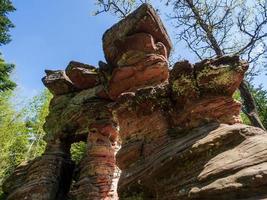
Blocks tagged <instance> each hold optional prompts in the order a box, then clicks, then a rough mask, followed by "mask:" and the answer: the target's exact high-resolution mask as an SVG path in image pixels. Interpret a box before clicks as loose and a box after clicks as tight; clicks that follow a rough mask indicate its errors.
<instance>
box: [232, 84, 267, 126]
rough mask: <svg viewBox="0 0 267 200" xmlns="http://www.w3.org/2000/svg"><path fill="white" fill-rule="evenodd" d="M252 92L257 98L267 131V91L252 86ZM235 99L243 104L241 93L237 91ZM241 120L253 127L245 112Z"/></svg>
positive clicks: (261, 118)
mask: <svg viewBox="0 0 267 200" xmlns="http://www.w3.org/2000/svg"><path fill="white" fill-rule="evenodd" d="M250 91H251V92H252V95H253V97H254V98H255V102H256V107H257V110H258V113H259V117H260V120H261V122H262V124H263V126H264V127H265V128H266V129H267V90H264V88H263V87H262V85H261V86H259V87H257V88H256V87H254V86H253V85H250ZM233 97H234V99H235V100H237V101H240V102H242V100H241V97H240V92H239V91H236V92H235V93H234V96H233ZM241 118H242V120H243V122H244V123H245V124H248V125H251V124H250V121H249V119H248V117H247V116H246V115H245V114H244V113H243V112H241Z"/></svg>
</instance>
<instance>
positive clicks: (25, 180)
mask: <svg viewBox="0 0 267 200" xmlns="http://www.w3.org/2000/svg"><path fill="white" fill-rule="evenodd" d="M103 49H104V53H105V57H106V62H107V63H105V62H99V66H98V67H93V66H90V65H87V64H82V63H79V62H75V61H72V62H70V64H69V65H68V66H67V68H66V70H63V71H60V70H59V71H49V70H47V71H46V73H47V75H46V77H44V78H43V82H44V84H45V86H46V87H47V88H48V89H49V90H50V91H51V92H52V93H53V95H54V97H53V99H52V100H51V103H50V108H49V111H50V113H49V115H48V116H47V118H46V122H45V124H44V130H45V131H46V133H47V134H46V135H45V137H44V139H45V141H46V142H47V148H46V150H45V153H44V154H43V155H42V156H41V157H39V158H36V159H34V160H33V161H31V162H29V163H24V164H23V165H20V166H19V167H18V168H17V169H16V170H15V171H14V173H13V174H12V175H11V176H10V177H9V178H8V179H7V180H6V182H5V184H4V185H3V191H4V192H5V195H6V199H8V200H25V199H27V200H36V199H38V200H59V199H60V200H61V199H62V200H63V199H69V200H88V199H92V200H117V199H122V200H123V199H155V200H156V199H160V200H172V199H181V200H190V199H199V200H203V199H243V200H244V199H263V198H265V197H266V195H267V192H266V191H267V190H266V185H267V182H266V180H267V176H266V174H267V164H266V163H267V134H266V132H264V131H262V130H260V129H257V128H254V127H250V126H247V125H243V124H241V119H240V109H241V104H240V103H239V102H237V101H235V100H234V99H233V97H232V96H233V93H234V92H235V91H236V90H237V88H238V86H239V84H240V83H241V81H242V79H243V77H244V73H245V71H246V70H247V68H248V65H247V63H246V62H244V61H241V60H240V59H239V58H238V57H236V56H234V57H231V56H225V57H220V58H214V59H208V60H203V61H201V62H199V63H196V64H191V63H189V62H188V61H180V62H177V63H176V64H175V65H174V66H173V68H172V69H171V70H169V66H168V56H169V54H170V50H171V43H170V39H169V37H168V34H167V33H166V30H165V28H164V27H163V25H162V23H161V21H160V19H159V18H158V16H157V15H156V13H155V11H154V10H153V9H152V7H151V6H150V5H147V4H144V5H142V6H141V7H140V8H138V9H137V10H136V11H135V12H133V13H132V14H130V15H129V16H127V17H126V18H125V19H123V20H122V21H120V22H119V23H117V24H115V25H114V26H113V27H111V28H110V29H109V30H107V32H106V33H105V34H104V36H103ZM80 141H83V142H85V143H86V145H87V147H86V151H85V153H84V156H83V157H82V158H81V160H80V162H79V163H76V164H75V163H74V162H73V161H72V160H71V155H70V147H71V144H73V143H76V142H80Z"/></svg>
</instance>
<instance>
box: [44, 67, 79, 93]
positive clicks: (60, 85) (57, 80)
mask: <svg viewBox="0 0 267 200" xmlns="http://www.w3.org/2000/svg"><path fill="white" fill-rule="evenodd" d="M46 74H47V75H46V76H45V77H44V78H43V79H42V81H43V83H44V85H45V86H46V87H47V88H48V89H49V91H50V92H51V93H52V94H54V95H61V94H66V93H69V92H73V91H75V90H76V88H75V87H74V85H73V83H72V82H71V80H70V79H69V78H68V77H67V76H66V73H65V71H62V70H56V71H51V70H46Z"/></svg>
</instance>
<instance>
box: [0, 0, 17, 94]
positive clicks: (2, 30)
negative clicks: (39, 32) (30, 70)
mask: <svg viewBox="0 0 267 200" xmlns="http://www.w3.org/2000/svg"><path fill="white" fill-rule="evenodd" d="M13 11H15V8H14V7H13V5H12V3H11V1H9V0H0V46H2V45H5V44H7V43H9V42H10V41H11V37H10V34H9V30H10V28H13V27H14V24H13V23H12V22H11V21H10V20H9V18H8V14H9V13H10V12H13ZM0 56H1V53H0ZM13 69H14V65H12V64H7V63H5V61H4V60H3V59H1V58H0V92H1V91H5V90H8V89H14V88H15V86H16V84H15V83H14V82H13V81H11V80H10V74H11V72H12V70H13Z"/></svg>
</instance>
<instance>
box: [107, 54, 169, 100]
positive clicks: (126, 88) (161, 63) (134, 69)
mask: <svg viewBox="0 0 267 200" xmlns="http://www.w3.org/2000/svg"><path fill="white" fill-rule="evenodd" d="M168 76H169V72H168V62H167V61H166V60H165V58H164V57H163V56H157V55H148V56H146V57H144V58H143V59H141V60H139V61H138V62H137V63H135V64H133V65H129V66H125V67H121V68H116V69H114V70H113V73H112V76H111V77H112V78H111V79H110V81H109V96H110V98H111V99H116V98H117V97H118V96H119V95H120V94H121V93H123V92H130V91H133V92H134V91H136V90H137V89H138V88H141V87H145V86H151V85H157V84H160V83H162V82H164V81H166V80H167V79H168Z"/></svg>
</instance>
